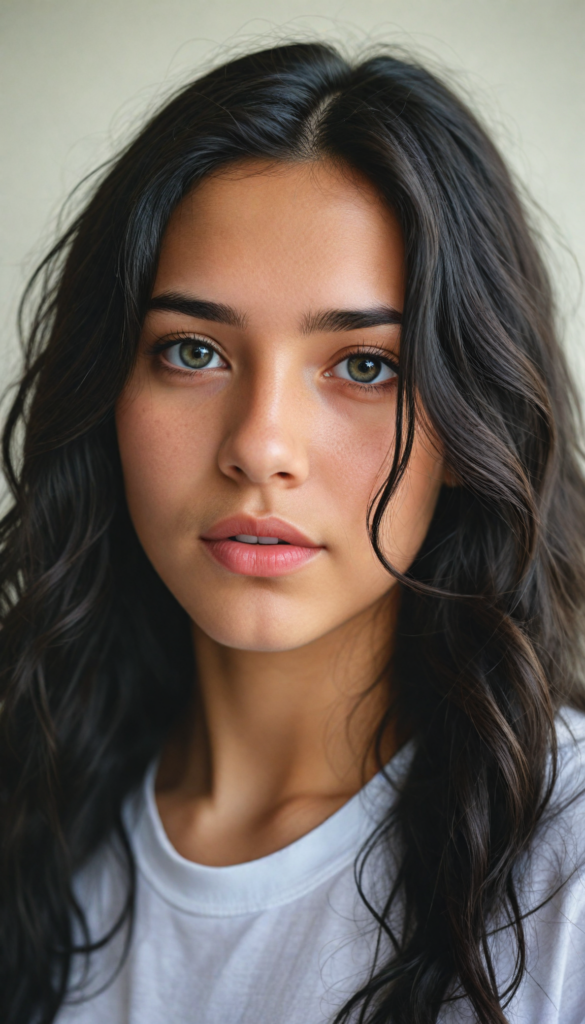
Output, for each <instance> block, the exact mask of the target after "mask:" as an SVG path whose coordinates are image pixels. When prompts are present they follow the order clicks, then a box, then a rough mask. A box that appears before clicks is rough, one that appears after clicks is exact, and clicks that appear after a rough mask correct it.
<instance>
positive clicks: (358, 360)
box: [347, 356, 382, 384]
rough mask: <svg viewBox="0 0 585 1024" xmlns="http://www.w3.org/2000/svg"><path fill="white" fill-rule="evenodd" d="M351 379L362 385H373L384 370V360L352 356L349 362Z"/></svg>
mask: <svg viewBox="0 0 585 1024" xmlns="http://www.w3.org/2000/svg"><path fill="white" fill-rule="evenodd" d="M347 368H348V371H349V375H350V377H352V378H353V380H356V381H359V383H360V384H371V382H372V381H374V380H375V379H376V377H377V376H378V374H379V373H380V370H381V369H382V360H381V359H376V358H375V357H374V356H352V357H351V359H348V361H347Z"/></svg>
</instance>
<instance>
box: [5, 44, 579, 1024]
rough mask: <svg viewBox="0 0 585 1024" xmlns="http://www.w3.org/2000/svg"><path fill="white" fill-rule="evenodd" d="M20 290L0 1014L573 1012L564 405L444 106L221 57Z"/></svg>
mask: <svg viewBox="0 0 585 1024" xmlns="http://www.w3.org/2000/svg"><path fill="white" fill-rule="evenodd" d="M28 301H29V302H32V306H27V307H25V309H31V313H30V314H29V315H28V319H26V316H25V327H26V331H27V339H28V341H27V348H26V368H25V373H24V376H23V379H22V383H21V385H20V388H19V390H18V394H17V396H16V399H15V401H14V404H13V406H12V409H11V412H10V414H9V416H8V422H7V426H6V431H5V440H4V457H5V465H6V472H7V477H8V482H9V485H10V487H11V491H12V496H13V503H12V507H11V509H10V510H9V511H8V513H7V515H6V516H5V518H4V520H3V523H2V562H1V581H2V591H1V592H2V621H3V628H2V633H1V636H2V646H1V667H2V699H3V705H2V713H1V715H0V729H1V743H0V758H1V762H0V763H1V805H0V806H1V815H2V817H1V822H2V846H1V857H2V866H1V871H0V913H1V918H0V920H1V930H0V942H1V956H0V981H1V984H0V1006H1V1014H0V1016H1V1019H2V1021H3V1024H49V1022H50V1021H53V1020H57V1021H58V1022H59V1024H68V1022H70V1021H74V1022H79V1024H98V1022H99V1024H102V1022H108V1024H163V1022H169V1021H170V1022H173V1024H187V1022H189V1024H258V1022H266V1024H320V1022H321V1024H325V1022H328V1021H329V1022H336V1024H349V1022H350V1021H362V1022H369V1024H390V1022H400V1024H431V1022H435V1021H442V1022H452V1021H480V1022H482V1024H501V1022H504V1021H506V1020H508V1021H512V1022H518V1024H520V1022H521V1021H522V1022H530V1024H553V1022H555V1024H561V1022H562V1024H578V1022H580V1021H582V1020H583V1019H584V1018H585V974H584V973H583V970H582V963H583V956H584V955H585V887H584V883H583V877H584V876H583V859H584V854H585V834H584V833H585V828H584V827H583V826H582V825H581V824H580V823H581V821H582V819H583V814H584V802H583V800H582V798H581V791H582V789H583V787H584V786H585V779H584V778H583V775H584V773H585V772H584V769H583V766H582V761H581V754H580V751H581V749H582V746H583V740H584V738H585V724H584V723H585V718H584V716H583V714H582V711H581V710H580V709H581V708H582V707H583V705H584V698H583V692H584V691H583V689H582V685H581V676H582V658H581V653H580V643H581V622H582V615H583V606H584V596H585V565H584V539H585V486H584V480H583V475H582V471H581V465H580V462H579V451H578V447H579V436H578V431H577V425H578V417H577V403H576V399H575V394H574V391H573V388H572V385H571V382H570V380H569V377H568V374H567V370H566V367H565V362H564V358H563V354H562V351H561V348H560V347H559V343H558V341H557V338H556V335H555V326H554V318H553V309H552V300H551V290H550V286H549V282H548V280H547V276H546V273H545V271H544V269H543V265H542V263H541V260H540V258H539V255H538V253H537V250H536V248H535V244H534V241H533V239H532V237H531V234H530V231H529V228H528V226H527V222H526V218H525V214H524V212H523V209H522V205H521V203H520V201H519V199H518V196H517V194H516V192H515V190H514V187H513V185H512V183H511V180H510V177H509V174H508V172H507V171H506V169H505V167H504V165H503V163H502V160H501V158H500V157H499V155H498V154H497V152H496V150H495V149H494V147H493V145H492V144H491V142H490V141H489V139H488V138H487V137H486V135H485V133H484V132H483V130H482V129H481V127H480V126H479V125H478V123H477V122H476V120H475V119H474V117H473V116H472V115H471V114H470V112H469V111H468V110H467V109H466V108H465V106H464V105H463V104H462V103H461V101H460V100H459V99H457V98H456V97H455V96H454V95H453V94H452V93H451V92H449V91H448V90H447V89H446V88H445V86H443V85H442V84H441V83H440V82H439V81H437V80H436V79H435V78H434V77H433V76H431V75H429V74H428V73H427V72H426V71H425V70H423V69H421V68H420V67H418V66H417V65H415V64H410V63H405V62H404V61H402V60H397V59H395V58H394V57H392V56H389V55H386V54H384V53H380V54H379V55H378V56H375V57H373V58H371V59H369V60H367V61H366V62H365V63H362V64H359V65H357V66H354V67H352V66H350V65H349V64H348V63H347V62H346V61H345V60H344V59H343V58H342V57H341V56H340V55H339V54H338V53H337V52H335V50H333V49H331V48H330V47H328V46H325V45H317V44H315V45H306V44H303V45H291V46H284V47H281V48H277V49H272V50H267V51H265V52H262V53H256V54H253V55H251V56H248V57H244V58H242V59H239V60H236V61H234V62H232V63H229V64H227V65H225V66H224V67H221V68H218V69H217V70H216V71H213V72H212V73H211V74H208V75H206V76H205V77H204V78H201V79H198V80H197V81H195V82H194V83H192V84H191V85H189V86H188V88H186V89H184V90H183V91H182V92H181V93H180V94H179V95H177V96H176V98H174V99H173V100H172V101H171V102H170V103H169V104H168V105H167V106H165V108H164V109H163V110H162V111H161V112H160V113H159V114H157V115H156V116H155V117H154V118H153V119H152V120H151V121H150V123H149V124H148V125H147V126H146V127H145V128H144V130H143V131H142V132H141V133H140V134H139V136H138V137H137V138H136V139H135V140H134V141H133V142H132V143H131V144H130V146H129V147H128V148H127V149H126V150H125V152H124V153H123V154H122V155H121V156H120V157H119V158H117V159H116V160H115V161H114V162H112V164H111V165H109V166H108V168H107V169H106V171H105V172H104V173H102V177H101V181H100V182H99V184H98V185H97V187H96V188H95V189H94V192H93V195H92V197H91V199H90V201H89V202H88V204H87V206H86V208H85V209H84V210H83V212H82V213H81V214H80V216H79V217H78V218H77V220H76V221H75V223H74V224H73V225H72V227H71V228H70V229H69V231H68V232H67V233H66V235H65V236H64V237H63V238H62V239H61V241H60V242H59V243H58V244H57V245H56V247H55V248H54V250H53V251H52V252H51V253H50V254H49V256H48V257H47V259H46V260H45V262H44V264H43V266H42V268H41V270H40V271H39V272H38V273H37V275H36V276H35V278H34V280H33V284H32V286H31V288H30V289H29V293H28Z"/></svg>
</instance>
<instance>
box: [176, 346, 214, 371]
mask: <svg viewBox="0 0 585 1024" xmlns="http://www.w3.org/2000/svg"><path fill="white" fill-rule="evenodd" d="M179 355H180V357H181V359H182V361H183V362H184V363H185V365H186V366H189V367H190V368H191V369H192V370H201V369H202V368H203V367H204V366H207V364H208V363H209V362H211V359H212V358H213V351H212V349H210V348H209V346H208V345H202V344H201V342H198V341H184V342H183V344H182V345H181V347H180V348H179Z"/></svg>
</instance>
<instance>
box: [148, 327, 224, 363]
mask: <svg viewBox="0 0 585 1024" xmlns="http://www.w3.org/2000/svg"><path fill="white" fill-rule="evenodd" d="M184 341H202V342H203V343H204V344H205V345H209V347H210V348H212V349H214V351H215V352H217V354H218V355H220V356H221V358H222V359H225V358H226V357H225V356H224V354H223V352H222V351H221V348H220V347H219V345H218V343H217V342H216V341H215V339H214V338H210V337H209V335H207V334H200V333H199V331H174V332H173V333H172V334H167V335H165V337H164V338H159V340H158V341H155V342H153V343H152V344H150V345H149V346H148V351H149V353H150V354H151V355H154V356H156V355H158V353H159V352H165V351H166V349H168V348H172V347H173V345H180V344H181V342H184Z"/></svg>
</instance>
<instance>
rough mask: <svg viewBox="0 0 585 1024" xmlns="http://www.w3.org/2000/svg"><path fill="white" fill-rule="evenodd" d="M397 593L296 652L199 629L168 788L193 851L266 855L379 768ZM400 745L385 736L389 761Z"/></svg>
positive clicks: (178, 836) (164, 792) (177, 842)
mask: <svg viewBox="0 0 585 1024" xmlns="http://www.w3.org/2000/svg"><path fill="white" fill-rule="evenodd" d="M397 594H398V590H397V589H394V590H392V591H391V592H390V594H389V595H387V596H386V597H385V598H384V599H383V600H382V601H381V602H377V603H376V605H375V606H374V607H372V608H369V609H367V610H366V612H364V613H362V614H361V615H359V616H356V618H355V619H352V620H351V621H350V622H348V623H345V624H343V625H342V626H340V627H338V628H337V629H335V630H333V631H332V632H330V633H328V634H327V635H326V636H324V637H321V638H319V639H318V640H316V641H314V642H313V643H311V644H308V645H306V646H303V647H300V648H297V649H296V650H292V651H279V652H258V651H241V650H234V649H230V648H227V647H224V646H222V645H221V644H218V643H217V642H215V641H214V640H212V639H210V638H209V637H208V636H207V635H206V634H205V633H203V632H202V631H201V630H199V629H198V628H197V627H194V630H193V633H194V644H195V652H196V660H197V668H198V676H199V685H198V692H197V695H196V697H195V698H194V706H193V709H192V712H191V714H190V716H189V718H188V719H187V720H186V721H184V722H183V723H181V726H180V727H179V729H178V730H177V732H176V733H175V735H174V736H173V737H172V738H171V739H170V740H169V742H168V744H167V746H166V748H165V750H164V752H163V756H162V758H161V763H160V767H159V772H158V778H157V783H156V798H157V803H158V807H159V812H160V814H161V817H162V819H163V822H164V826H165V830H166V832H167V835H168V837H169V839H170V841H171V842H172V844H173V846H174V847H175V849H176V850H177V851H178V852H179V853H180V854H182V856H184V857H186V858H187V859H189V860H194V861H197V862H198V863H201V864H208V865H216V866H222V865H227V864H237V863H241V862H244V861H248V860H254V859H256V858H258V857H262V856H265V855H267V854H269V853H272V852H274V851H275V850H278V849H281V848H282V847H283V846H286V845H287V844H289V843H291V842H294V840H295V839H298V838H299V837H300V836H302V835H304V834H305V833H306V832H309V831H310V830H311V829H313V828H315V827H316V826H318V825H319V824H321V823H322V822H323V821H324V820H325V819H326V818H328V817H329V816H330V815H331V814H333V813H334V812H335V811H337V810H338V809H339V808H340V807H341V806H342V805H343V804H344V803H346V801H347V800H349V799H350V798H351V797H352V796H353V795H354V794H355V793H356V792H357V791H358V790H359V789H360V788H361V787H362V786H363V785H364V783H365V782H367V781H368V780H369V779H370V778H371V777H372V776H373V775H374V774H375V772H376V771H377V770H378V768H379V764H378V761H377V758H376V756H375V751H374V749H373V747H372V745H371V741H372V739H373V736H374V733H375V731H376V727H377V725H378V723H379V721H380V718H381V716H382V714H383V712H384V709H385V708H386V707H387V706H388V699H389V673H388V669H387V666H388V662H389V659H390V655H391V652H390V650H389V646H388V636H389V635H391V634H392V625H393V622H394V619H395V615H396V605H397ZM380 674H381V676H382V678H380V679H379V680H378V679H377V677H378V675H380ZM394 748H395V739H394V736H393V735H387V736H385V737H384V741H383V744H382V750H381V754H382V760H383V761H386V760H388V759H389V758H390V757H391V756H392V754H393V752H394Z"/></svg>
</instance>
